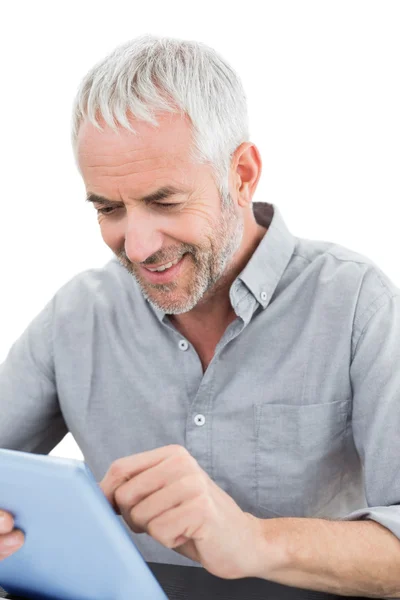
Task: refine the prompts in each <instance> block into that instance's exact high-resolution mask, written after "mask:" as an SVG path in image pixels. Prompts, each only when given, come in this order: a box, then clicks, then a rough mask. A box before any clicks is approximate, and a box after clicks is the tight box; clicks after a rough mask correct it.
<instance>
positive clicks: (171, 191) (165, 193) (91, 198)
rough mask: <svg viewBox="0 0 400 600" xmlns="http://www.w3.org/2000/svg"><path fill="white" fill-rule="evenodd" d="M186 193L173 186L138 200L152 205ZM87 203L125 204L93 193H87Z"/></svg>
mask: <svg viewBox="0 0 400 600" xmlns="http://www.w3.org/2000/svg"><path fill="white" fill-rule="evenodd" d="M185 191H186V190H183V189H179V188H177V187H174V186H173V185H167V186H164V187H161V188H159V189H158V190H157V191H156V192H153V193H151V194H148V195H147V196H142V197H141V198H138V200H139V202H145V203H151V202H156V201H157V200H164V199H165V198H169V197H170V196H174V195H175V194H182V193H184V192H185ZM86 202H96V204H101V205H104V204H107V205H109V206H110V205H118V206H121V205H122V204H123V202H115V201H114V200H109V199H108V198H104V196H99V195H98V194H93V193H92V192H88V193H87V196H86Z"/></svg>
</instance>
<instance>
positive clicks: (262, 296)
mask: <svg viewBox="0 0 400 600" xmlns="http://www.w3.org/2000/svg"><path fill="white" fill-rule="evenodd" d="M260 298H261V300H263V301H264V302H265V301H266V299H267V292H261V294H260Z"/></svg>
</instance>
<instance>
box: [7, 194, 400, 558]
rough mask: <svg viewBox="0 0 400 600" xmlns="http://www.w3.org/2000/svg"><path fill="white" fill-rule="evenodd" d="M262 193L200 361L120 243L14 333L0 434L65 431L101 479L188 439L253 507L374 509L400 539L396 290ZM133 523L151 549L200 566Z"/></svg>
mask: <svg viewBox="0 0 400 600" xmlns="http://www.w3.org/2000/svg"><path fill="white" fill-rule="evenodd" d="M253 209H254V213H255V215H256V219H257V221H258V222H259V223H260V224H261V225H263V226H264V227H268V231H267V233H266V234H265V236H264V238H263V239H262V241H261V243H260V245H259V246H258V248H257V249H256V251H255V252H254V254H253V256H252V257H251V259H250V261H249V262H248V264H247V265H246V267H245V268H244V270H243V271H242V272H241V273H240V275H239V276H238V277H237V279H236V280H235V281H234V282H233V284H232V286H231V289H230V300H231V303H232V306H233V308H234V310H235V312H236V314H237V319H236V320H235V321H234V322H232V323H231V324H230V326H229V327H228V329H227V330H226V331H225V333H224V335H223V337H222V339H221V340H220V342H219V344H218V346H217V348H216V352H215V355H214V357H213V359H212V361H211V362H210V364H209V366H208V368H207V370H206V372H205V373H204V374H203V370H202V365H201V362H200V359H199V356H198V355H197V353H196V351H195V350H194V348H193V347H192V346H191V344H190V343H189V342H188V341H187V340H186V339H184V338H183V336H182V335H181V334H180V333H179V332H178V331H177V330H176V329H175V328H174V327H173V325H172V323H171V322H170V321H169V318H168V316H167V315H166V314H164V313H163V312H161V311H158V310H155V309H154V308H153V307H152V306H151V304H150V303H149V302H148V301H147V300H145V299H144V297H143V296H142V294H141V292H140V289H139V287H138V286H137V284H136V282H135V280H134V278H133V277H132V276H131V275H130V274H129V273H128V271H127V270H126V269H125V268H124V267H122V266H121V265H120V263H119V262H118V260H117V258H116V257H113V258H112V259H111V260H110V261H109V262H108V263H107V264H106V265H105V266H104V267H103V268H96V269H89V270H87V271H84V272H81V273H79V274H78V275H76V276H74V277H73V278H72V279H71V280H70V281H69V282H67V283H66V284H65V285H64V286H63V287H61V288H60V289H59V291H58V292H57V293H56V294H55V295H54V297H53V298H52V299H51V300H50V301H49V303H48V304H47V305H46V306H45V307H44V309H43V310H42V311H41V312H40V313H39V314H38V315H37V316H36V317H35V319H33V321H32V322H31V323H30V324H29V326H28V327H27V328H26V330H25V331H24V333H23V334H22V335H21V336H20V338H19V339H18V340H17V341H16V342H15V343H14V344H13V345H12V347H11V349H10V351H9V353H8V355H7V357H6V360H5V361H4V363H3V364H2V365H1V366H0V414H1V419H0V446H1V447H3V448H10V449H17V450H24V451H28V452H35V453H42V454H46V453H48V452H50V451H51V450H52V448H54V446H55V445H56V444H57V443H58V442H59V441H60V440H61V439H62V438H63V436H64V435H65V434H66V433H67V432H68V431H70V432H71V433H72V434H73V436H74V438H75V440H76V441H77V443H78V445H79V447H80V448H81V450H82V453H83V455H84V457H85V461H86V463H87V464H88V466H89V467H90V469H91V470H92V472H93V474H94V476H95V478H96V480H97V481H100V480H101V479H102V478H103V476H104V474H105V472H106V471H107V469H108V468H109V466H110V464H111V463H112V462H113V461H114V460H116V459H117V458H119V457H122V456H128V455H131V454H135V453H137V452H143V451H146V450H151V449H153V448H156V447H160V446H165V445H167V444H181V445H183V446H185V447H186V448H187V450H188V451H189V452H190V454H192V455H193V456H194V457H195V458H196V459H197V461H198V463H199V464H200V466H201V467H202V468H203V469H204V470H205V471H206V472H207V473H208V474H209V476H210V477H211V478H212V479H213V480H214V481H215V482H216V483H217V484H218V485H219V486H220V487H221V488H223V489H224V490H225V491H226V492H227V493H228V494H230V495H231V496H232V498H234V499H235V501H236V502H237V503H238V504H239V506H240V507H241V508H242V509H243V510H245V511H247V512H250V513H252V514H254V515H255V516H257V517H261V518H270V517H281V516H295V517H322V518H333V519H347V520H351V519H362V518H368V519H373V520H375V521H378V522H379V523H381V524H382V525H384V526H385V527H387V528H388V529H390V530H391V531H392V532H393V533H394V534H395V535H396V536H398V537H399V538H400V506H399V504H400V470H399V456H400V435H399V432H400V368H399V366H400V291H399V289H398V288H396V287H395V286H394V284H393V283H392V282H391V281H390V280H389V279H388V277H387V276H386V275H385V274H384V273H383V272H382V271H381V270H380V269H379V268H378V267H377V266H376V265H375V264H374V263H373V262H372V261H371V260H369V259H368V258H366V257H364V256H361V255H360V254H357V253H355V252H353V251H351V250H348V249H346V248H344V247H342V246H339V245H337V244H334V243H330V242H323V241H313V240H308V239H302V238H298V237H295V236H293V235H292V234H291V233H290V232H289V231H288V228H287V227H286V225H285V223H284V221H283V218H282V215H281V213H280V211H279V210H278V208H277V207H276V206H275V205H272V204H265V203H260V202H256V203H254V204H253ZM120 518H121V521H122V517H120ZM122 522H123V521H122ZM125 526H126V527H127V525H125ZM127 528H128V527H127ZM129 532H130V535H131V536H132V538H133V539H134V541H135V543H136V544H137V546H138V548H139V550H140V551H141V552H142V554H143V556H144V558H145V559H146V560H148V561H155V562H165V563H175V564H184V565H196V566H198V564H197V563H194V562H192V561H190V560H188V559H186V558H184V557H182V556H180V555H179V554H177V553H176V552H174V551H173V550H171V549H167V548H164V547H163V546H162V545H160V544H159V543H158V542H156V541H155V540H153V539H152V538H151V537H150V536H148V535H147V534H134V533H133V532H131V531H130V530H129Z"/></svg>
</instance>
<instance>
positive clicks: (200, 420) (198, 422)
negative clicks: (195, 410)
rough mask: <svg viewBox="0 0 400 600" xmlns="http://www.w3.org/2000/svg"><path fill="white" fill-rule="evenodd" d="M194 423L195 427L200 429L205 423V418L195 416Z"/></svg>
mask: <svg viewBox="0 0 400 600" xmlns="http://www.w3.org/2000/svg"><path fill="white" fill-rule="evenodd" d="M194 422H195V423H196V425H198V426H199V427H201V426H202V425H204V423H205V422H206V418H205V416H204V415H196V416H195V418H194Z"/></svg>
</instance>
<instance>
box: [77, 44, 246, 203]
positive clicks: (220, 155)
mask: <svg viewBox="0 0 400 600" xmlns="http://www.w3.org/2000/svg"><path fill="white" fill-rule="evenodd" d="M128 110H129V111H130V112H131V113H132V114H133V116H134V117H135V118H137V119H139V120H141V121H146V122H148V123H151V124H152V125H154V126H157V127H158V126H159V123H158V121H157V120H156V118H155V115H154V111H156V110H158V111H166V112H171V113H176V114H180V113H182V112H183V113H185V114H186V115H188V117H189V118H190V121H191V127H192V147H191V149H190V160H192V161H193V162H194V163H195V164H196V163H197V164H199V163H200V164H204V163H208V164H209V165H210V166H211V167H212V173H213V177H214V181H215V183H216V185H217V187H218V189H219V192H220V194H221V196H222V198H225V197H226V196H229V185H228V182H229V169H230V165H231V159H232V154H233V152H234V151H235V149H236V148H237V147H238V146H239V145H240V144H241V143H242V142H244V141H247V140H248V139H249V130H248V116H247V102H246V96H245V92H244V89H243V86H242V83H241V81H240V79H239V77H238V75H237V74H236V73H235V71H234V70H233V69H232V67H231V66H230V65H229V64H228V63H227V62H226V61H225V60H224V59H223V58H222V57H221V56H219V55H218V54H217V52H216V51H215V50H214V49H212V48H210V47H209V46H207V45H205V44H204V43H202V42H196V41H188V40H180V39H176V38H169V37H159V36H154V35H150V34H146V35H142V36H140V37H137V38H135V39H133V40H130V41H129V42H127V43H124V44H121V45H120V46H118V47H117V48H116V49H115V50H113V52H111V53H110V54H109V55H108V56H106V57H105V58H104V59H103V60H101V61H100V62H98V63H97V64H96V65H95V66H94V67H93V68H92V69H91V70H90V71H89V72H88V73H87V74H86V75H85V77H84V78H83V80H82V82H81V84H80V85H79V87H78V91H77V94H76V97H75V100H74V104H73V116H72V146H73V152H74V158H75V161H76V162H77V136H78V131H79V127H80V124H81V121H82V120H83V119H84V118H87V119H88V120H89V121H90V122H91V123H92V124H93V125H94V126H95V127H96V128H97V129H98V130H100V131H103V129H102V128H101V127H100V124H99V123H98V121H97V120H96V114H97V113H100V115H101V116H102V117H103V119H104V121H105V122H106V123H107V125H109V126H110V127H111V128H112V129H113V130H114V131H117V123H118V124H119V125H120V126H122V127H123V128H125V129H127V130H129V131H131V132H132V133H134V134H136V133H137V132H136V130H134V129H133V128H132V126H131V124H130V123H129V121H128V119H127V115H126V113H127V111H128ZM77 164H78V163H77Z"/></svg>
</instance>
